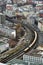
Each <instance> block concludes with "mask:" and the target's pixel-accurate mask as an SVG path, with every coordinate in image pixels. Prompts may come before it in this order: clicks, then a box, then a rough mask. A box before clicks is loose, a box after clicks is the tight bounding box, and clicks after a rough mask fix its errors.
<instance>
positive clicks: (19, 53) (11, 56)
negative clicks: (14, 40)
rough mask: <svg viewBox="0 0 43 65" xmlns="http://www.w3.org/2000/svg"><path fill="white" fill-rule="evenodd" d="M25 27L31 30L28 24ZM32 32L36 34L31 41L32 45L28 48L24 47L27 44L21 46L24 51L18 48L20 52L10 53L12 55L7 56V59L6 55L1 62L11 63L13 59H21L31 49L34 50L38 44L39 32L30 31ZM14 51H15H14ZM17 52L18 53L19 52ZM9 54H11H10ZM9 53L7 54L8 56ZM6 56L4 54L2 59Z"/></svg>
mask: <svg viewBox="0 0 43 65" xmlns="http://www.w3.org/2000/svg"><path fill="white" fill-rule="evenodd" d="M23 26H25V27H27V28H28V29H29V27H28V25H27V24H23ZM30 30H31V32H33V33H34V38H33V39H32V40H31V42H30V45H28V46H26V47H23V45H24V46H25V44H23V45H21V46H20V47H22V49H20V48H17V50H18V49H20V50H19V51H18V52H16V53H14V51H13V52H12V51H10V54H9V55H7V57H6V55H5V57H4V58H1V59H0V61H1V62H5V63H6V62H7V61H9V60H11V59H13V58H19V57H21V56H23V54H24V53H26V52H27V51H29V50H30V49H32V47H33V46H34V45H35V43H36V41H37V32H36V31H34V30H32V29H30ZM13 50H14V49H13ZM17 50H16V51H17ZM8 53H9V52H8ZM8 53H7V54H8ZM3 56H4V54H3V55H2V57H3Z"/></svg>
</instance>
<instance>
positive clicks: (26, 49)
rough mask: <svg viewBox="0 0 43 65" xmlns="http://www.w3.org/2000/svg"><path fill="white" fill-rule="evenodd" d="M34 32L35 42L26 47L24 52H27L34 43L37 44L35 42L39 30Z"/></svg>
mask: <svg viewBox="0 0 43 65" xmlns="http://www.w3.org/2000/svg"><path fill="white" fill-rule="evenodd" d="M34 34H35V38H34V40H33V42H32V43H31V44H30V45H29V47H27V48H25V49H24V52H27V51H28V50H30V49H31V48H32V47H33V46H34V44H35V42H36V40H37V32H36V31H34Z"/></svg>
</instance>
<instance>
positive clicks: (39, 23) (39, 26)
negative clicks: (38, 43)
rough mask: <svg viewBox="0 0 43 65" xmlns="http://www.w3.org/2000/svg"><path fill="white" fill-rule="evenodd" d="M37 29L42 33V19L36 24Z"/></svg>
mask: <svg viewBox="0 0 43 65" xmlns="http://www.w3.org/2000/svg"><path fill="white" fill-rule="evenodd" d="M38 28H39V29H40V31H43V19H40V20H39V22H38Z"/></svg>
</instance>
